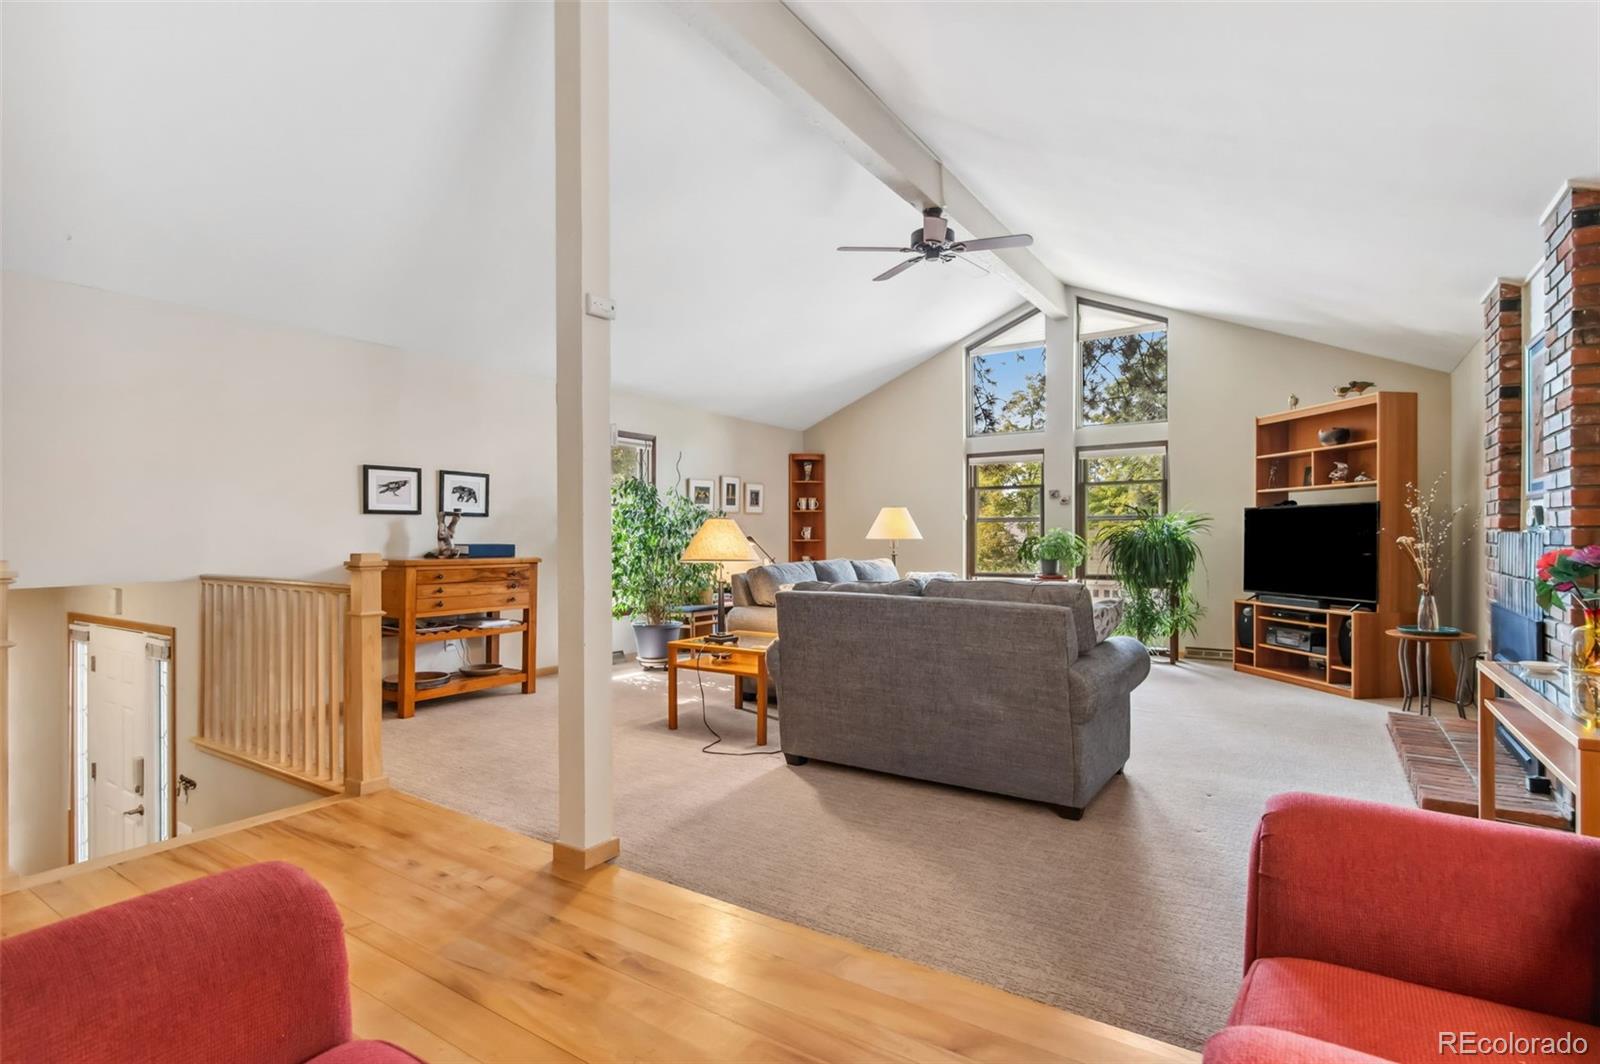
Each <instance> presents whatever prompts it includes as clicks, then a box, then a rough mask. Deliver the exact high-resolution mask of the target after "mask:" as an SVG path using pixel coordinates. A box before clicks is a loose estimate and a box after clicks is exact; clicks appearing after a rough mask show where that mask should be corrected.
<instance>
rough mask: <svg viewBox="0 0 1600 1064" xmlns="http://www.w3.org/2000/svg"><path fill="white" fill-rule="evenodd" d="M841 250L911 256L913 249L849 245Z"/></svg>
mask: <svg viewBox="0 0 1600 1064" xmlns="http://www.w3.org/2000/svg"><path fill="white" fill-rule="evenodd" d="M839 250H840V251H893V252H896V253H898V254H901V255H909V254H911V249H910V248H891V247H862V246H857V245H854V244H847V245H845V246H844V247H842V248H839Z"/></svg>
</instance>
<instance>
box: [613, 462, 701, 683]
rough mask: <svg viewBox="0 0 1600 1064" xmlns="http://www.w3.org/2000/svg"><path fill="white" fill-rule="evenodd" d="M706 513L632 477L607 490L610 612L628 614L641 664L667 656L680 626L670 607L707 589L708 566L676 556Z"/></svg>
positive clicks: (676, 496)
mask: <svg viewBox="0 0 1600 1064" xmlns="http://www.w3.org/2000/svg"><path fill="white" fill-rule="evenodd" d="M705 518H706V512H705V511H704V510H702V509H700V508H699V507H697V506H695V505H694V504H693V503H691V502H690V501H689V500H688V499H686V498H685V497H683V496H682V495H679V494H677V493H675V492H660V491H657V490H656V488H655V486H654V485H651V484H647V483H645V482H644V481H642V480H640V479H638V478H637V477H629V478H628V479H627V480H624V481H622V482H620V483H618V484H616V485H614V486H613V487H612V489H611V615H612V616H613V617H632V618H633V640H634V645H635V647H636V648H637V650H638V654H639V662H640V663H641V664H660V663H661V662H664V661H666V660H667V643H668V642H670V641H671V640H673V639H676V638H678V634H679V633H680V632H681V631H682V630H683V621H682V619H681V617H679V616H678V615H676V614H675V611H676V610H677V609H679V608H680V607H682V606H685V605H687V604H689V603H694V602H699V601H700V599H701V598H702V597H703V596H704V595H705V594H706V593H707V592H708V591H709V590H710V589H711V579H712V567H711V566H709V565H692V564H689V563H686V562H682V561H679V560H678V559H679V557H680V556H681V555H682V554H683V548H684V547H685V546H687V545H688V543H689V540H690V539H692V538H694V534H695V530H696V529H698V528H699V527H700V523H701V522H702V521H704V520H705Z"/></svg>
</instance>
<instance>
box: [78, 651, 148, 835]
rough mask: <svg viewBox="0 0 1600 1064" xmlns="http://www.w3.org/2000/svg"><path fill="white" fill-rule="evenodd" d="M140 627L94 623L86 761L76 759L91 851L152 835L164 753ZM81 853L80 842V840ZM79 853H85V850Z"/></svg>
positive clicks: (85, 715) (83, 718)
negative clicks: (161, 752) (161, 753)
mask: <svg viewBox="0 0 1600 1064" xmlns="http://www.w3.org/2000/svg"><path fill="white" fill-rule="evenodd" d="M147 640H148V637H147V636H146V635H145V633H143V632H131V631H127V630H124V629H121V628H108V627H103V626H101V625H90V626H89V640H88V653H89V677H88V679H89V684H88V687H89V690H88V706H87V707H86V709H87V712H86V713H85V714H84V716H83V717H82V718H80V719H81V720H82V721H83V723H84V724H85V725H86V728H85V730H86V731H87V733H88V734H87V736H86V738H87V742H86V743H85V744H84V746H85V747H86V752H87V755H88V757H87V760H88V765H87V766H84V765H82V764H80V765H79V769H80V772H81V771H82V770H83V769H84V768H85V767H86V768H87V773H86V774H84V775H81V776H80V777H79V778H80V793H83V792H85V791H86V792H87V798H88V812H89V817H88V825H87V827H88V830H87V833H86V836H87V840H88V853H87V854H86V855H85V856H87V857H91V858H92V857H104V856H105V855H106V854H111V853H117V852H119V851H121V850H127V849H131V848H133V847H135V846H143V845H144V844H145V843H147V842H155V841H157V839H158V838H159V835H158V834H157V831H158V828H157V821H158V814H159V811H160V807H159V805H158V804H157V803H158V800H159V799H158V797H157V794H156V791H157V788H156V786H155V783H156V779H157V777H156V773H157V770H158V768H159V766H160V764H161V763H162V761H164V760H165V759H164V758H162V757H160V756H159V748H158V746H157V739H156V736H157V716H158V708H157V706H156V704H155V694H156V688H155V685H154V684H152V683H150V682H149V667H148V665H147V663H146V660H145V643H146V642H147ZM79 853H80V854H82V853H83V847H82V846H81V845H80V846H79ZM80 859H82V857H80Z"/></svg>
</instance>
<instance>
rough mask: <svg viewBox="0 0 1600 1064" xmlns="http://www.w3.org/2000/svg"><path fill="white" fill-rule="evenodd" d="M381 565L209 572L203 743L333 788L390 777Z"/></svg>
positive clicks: (370, 558)
mask: <svg viewBox="0 0 1600 1064" xmlns="http://www.w3.org/2000/svg"><path fill="white" fill-rule="evenodd" d="M383 564H384V563H383V559H382V557H381V556H380V555H377V554H352V555H351V556H350V561H349V562H348V563H346V565H345V568H346V569H347V570H349V572H350V579H349V583H348V584H335V583H318V582H314V581H306V580H269V579H257V578H253V577H237V576H202V577H201V578H200V719H199V728H198V730H197V734H196V736H195V739H194V743H195V745H196V746H198V747H199V748H201V749H203V750H205V751H207V752H208V753H212V754H216V755H217V756H219V757H223V758H226V759H228V760H230V761H234V762H237V763H240V764H244V765H247V766H249V767H251V768H254V769H258V770H260V771H263V772H267V773H270V774H272V775H275V776H278V777H280V778H283V779H287V780H289V781H291V782H294V783H300V784H304V785H308V786H310V787H313V788H316V789H318V790H321V791H324V792H326V793H329V794H341V793H346V794H369V793H371V792H372V791H375V790H379V789H381V788H382V787H383V786H385V785H386V781H385V779H384V775H383V754H382V745H381V734H380V731H379V728H380V725H381V723H382V716H381V714H382V709H383V703H382V689H381V686H380V685H381V683H382V662H381V657H380V655H381V646H382V624H383V611H382V607H381V605H380V588H379V581H380V574H381V572H382V570H383Z"/></svg>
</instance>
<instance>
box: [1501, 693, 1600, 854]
mask: <svg viewBox="0 0 1600 1064" xmlns="http://www.w3.org/2000/svg"><path fill="white" fill-rule="evenodd" d="M1597 714H1600V676H1597V675H1591V674H1587V673H1574V672H1572V671H1571V670H1567V669H1563V670H1562V671H1561V672H1559V673H1557V674H1555V675H1549V676H1546V675H1539V674H1535V673H1531V672H1529V671H1528V670H1527V669H1524V668H1522V667H1521V666H1519V665H1513V664H1511V663H1509V662H1504V661H1479V662H1478V817H1479V819H1482V820H1493V819H1494V818H1495V802H1494V797H1495V795H1494V771H1495V764H1494V751H1495V746H1496V743H1495V734H1494V729H1495V724H1496V723H1499V724H1503V725H1505V727H1506V730H1507V731H1509V732H1511V734H1512V735H1514V736H1516V737H1517V740H1518V741H1519V742H1521V743H1522V745H1524V746H1526V747H1527V748H1528V749H1529V750H1530V751H1532V753H1533V755H1534V756H1535V757H1537V758H1538V759H1539V760H1540V761H1541V762H1543V763H1544V767H1545V771H1546V772H1548V773H1549V774H1550V775H1552V776H1554V777H1555V778H1556V779H1558V780H1560V781H1561V782H1562V784H1563V785H1564V786H1565V787H1566V788H1567V791H1568V792H1569V793H1570V794H1571V795H1572V805H1573V808H1574V809H1575V810H1576V811H1577V814H1578V817H1577V819H1578V824H1577V827H1578V834H1580V835H1592V836H1600V726H1597V725H1596V723H1595V721H1596V720H1597V719H1600V717H1597Z"/></svg>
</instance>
